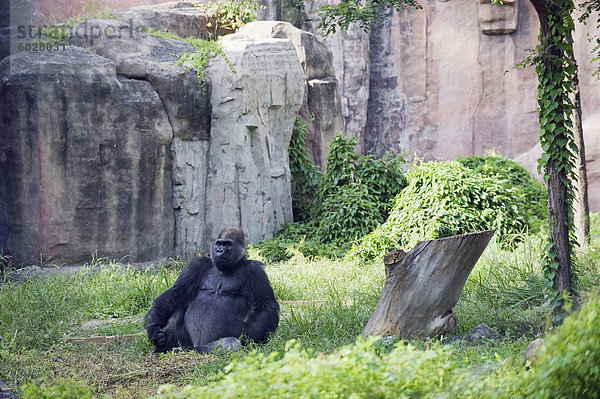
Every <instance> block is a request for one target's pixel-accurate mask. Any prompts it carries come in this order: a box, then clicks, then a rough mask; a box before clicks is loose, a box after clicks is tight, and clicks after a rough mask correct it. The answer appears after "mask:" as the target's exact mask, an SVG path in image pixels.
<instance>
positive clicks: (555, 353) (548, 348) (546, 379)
mask: <svg viewBox="0 0 600 399" xmlns="http://www.w3.org/2000/svg"><path fill="white" fill-rule="evenodd" d="M598 337H600V300H599V299H598V296H597V295H594V296H592V297H591V299H590V301H589V302H588V303H586V304H585V305H584V306H583V307H582V308H581V311H579V312H578V313H576V314H573V315H572V316H569V317H568V318H567V319H566V320H565V322H564V324H563V325H562V326H561V327H560V329H559V330H558V331H557V332H556V333H555V334H552V335H550V336H549V337H548V338H547V339H546V342H545V343H544V345H543V346H542V350H541V353H540V355H539V358H538V359H537V361H536V362H535V364H534V368H533V373H531V374H528V375H526V376H525V378H523V379H522V380H521V381H520V384H519V387H520V388H521V389H522V390H523V392H524V395H523V396H524V397H528V398H536V399H550V398H553V399H554V398H556V399H558V398H561V399H562V398H564V399H568V398H578V399H586V398H589V399H595V398H598V397H600V339H598Z"/></svg>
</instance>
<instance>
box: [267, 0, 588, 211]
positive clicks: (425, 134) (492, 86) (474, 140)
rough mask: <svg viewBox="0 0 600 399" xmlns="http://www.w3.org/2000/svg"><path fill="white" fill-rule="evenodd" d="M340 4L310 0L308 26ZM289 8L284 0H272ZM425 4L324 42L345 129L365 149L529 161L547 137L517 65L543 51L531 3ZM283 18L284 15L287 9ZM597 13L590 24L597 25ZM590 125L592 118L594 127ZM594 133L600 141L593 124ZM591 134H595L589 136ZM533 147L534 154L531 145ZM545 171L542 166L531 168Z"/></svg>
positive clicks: (532, 77)
mask: <svg viewBox="0 0 600 399" xmlns="http://www.w3.org/2000/svg"><path fill="white" fill-rule="evenodd" d="M335 1H336V0H313V1H312V2H304V13H305V19H304V22H303V25H302V26H303V27H304V28H305V29H306V30H308V31H311V32H313V33H315V34H316V35H318V34H319V33H320V32H319V28H318V26H317V23H316V22H314V20H311V18H312V17H314V16H315V13H314V12H310V10H315V9H317V8H319V7H321V6H322V5H324V4H331V3H333V2H335ZM272 3H274V4H273V5H274V6H278V7H283V6H284V3H283V2H282V1H279V2H272ZM420 4H421V5H422V6H423V9H422V10H415V9H404V10H402V11H399V12H397V11H392V12H390V14H389V18H388V19H387V20H384V21H381V22H379V23H377V24H376V25H375V26H374V27H373V28H372V29H371V31H370V32H369V33H368V34H367V33H364V32H362V31H361V30H360V28H357V27H352V28H351V29H350V30H349V32H348V33H340V32H338V33H336V34H335V35H333V36H331V37H330V38H328V39H327V40H326V41H325V42H324V43H325V45H326V46H328V47H329V48H330V49H331V51H332V53H333V57H334V66H335V73H336V76H337V79H338V82H339V84H340V87H341V97H342V103H343V107H342V108H343V112H344V117H345V132H346V135H347V136H355V137H360V138H361V143H362V146H361V150H362V151H363V152H369V151H372V152H374V153H376V154H383V153H384V152H385V151H388V150H389V151H392V152H395V153H406V154H407V155H408V157H409V158H412V157H413V156H414V155H415V154H417V155H418V156H419V157H421V158H424V159H426V160H429V159H440V160H441V159H455V158H457V157H460V156H465V155H471V154H482V153H485V152H486V151H487V150H489V149H496V150H497V151H499V152H501V153H502V154H504V155H506V156H509V157H511V158H519V159H520V160H522V161H523V163H524V164H526V165H533V164H535V161H536V156H535V155H534V154H535V147H536V146H538V145H539V144H538V142H539V123H538V119H537V117H538V116H537V100H536V96H537V89H536V87H537V77H536V74H535V70H534V68H533V67H528V68H525V69H523V68H515V66H516V65H517V64H519V63H520V62H521V61H522V60H523V58H524V57H525V56H527V55H528V53H527V51H526V50H527V49H532V48H535V46H536V44H537V37H538V33H539V22H538V19H537V15H536V13H535V10H534V9H533V6H532V5H531V3H530V2H529V1H527V0H509V1H504V2H503V5H492V4H491V3H490V1H489V0H483V1H480V2H477V1H472V0H427V1H421V2H420ZM279 14H280V15H284V14H285V12H279ZM594 20H595V18H594V17H592V18H591V19H590V21H594ZM597 35H598V32H597V31H595V25H594V24H593V23H591V24H589V25H580V24H577V25H576V30H575V35H574V39H575V53H576V58H577V60H578V64H579V77H580V82H581V85H580V86H581V95H582V108H583V118H584V120H592V119H593V120H595V119H594V118H595V115H597V114H599V113H600V81H599V80H597V79H596V78H594V77H593V76H592V72H593V71H594V70H595V69H596V68H597V67H598V63H597V62H596V63H595V64H591V63H590V60H591V58H592V57H593V54H594V53H593V51H592V48H593V46H594V43H593V42H591V43H590V41H589V40H588V37H589V36H591V37H594V36H597ZM586 126H590V122H587V123H586ZM586 130H587V132H586V139H587V140H590V141H592V142H594V140H595V139H594V137H595V135H596V134H597V133H596V130H595V129H593V127H589V128H587V129H586ZM588 137H589V138H588ZM530 150H531V151H530ZM586 152H587V158H588V162H587V167H588V169H589V170H591V173H589V176H590V178H589V183H590V189H589V190H590V206H591V209H593V210H596V211H600V196H598V195H594V193H597V192H600V180H599V179H595V178H593V177H592V176H595V175H596V174H597V173H596V172H595V171H596V170H597V169H599V167H598V166H597V165H596V163H594V161H593V160H594V159H598V158H600V148H597V147H596V146H593V145H590V146H587V147H586ZM529 170H530V172H531V173H534V174H535V173H536V168H535V167H533V168H530V169H529Z"/></svg>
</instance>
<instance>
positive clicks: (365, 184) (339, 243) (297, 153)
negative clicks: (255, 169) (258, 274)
mask: <svg viewBox="0 0 600 399" xmlns="http://www.w3.org/2000/svg"><path fill="white" fill-rule="evenodd" d="M307 132H308V129H307V125H306V123H305V122H304V121H303V120H302V119H301V118H298V119H297V120H296V123H295V125H294V130H293V134H292V139H291V142H290V148H289V157H290V170H291V173H292V183H293V189H294V193H293V210H294V218H295V220H296V221H300V222H303V223H300V224H298V223H295V226H294V227H292V228H290V229H287V230H286V229H283V231H282V232H280V233H278V234H277V236H276V237H275V238H274V239H272V240H269V241H266V242H263V243H261V244H260V245H258V246H257V247H256V248H257V249H258V252H259V254H260V256H261V257H263V258H264V259H266V260H270V261H283V260H287V259H289V258H290V257H291V256H292V254H291V253H292V252H293V251H294V250H298V251H300V252H301V253H302V254H303V255H305V256H309V257H314V256H332V255H334V256H338V255H341V254H343V253H344V252H345V251H346V249H347V248H348V247H349V243H350V242H351V241H352V240H354V239H356V238H358V237H362V236H364V235H365V234H367V233H368V232H369V231H371V230H372V229H374V228H375V227H377V226H378V225H379V224H380V223H382V222H383V221H384V220H385V218H386V217H387V214H388V212H389V210H390V209H391V205H392V199H393V198H394V196H395V195H396V194H398V193H399V192H400V191H401V190H402V188H403V187H404V185H405V184H406V180H405V179H404V173H403V170H402V167H403V166H404V159H403V158H402V157H398V156H393V155H391V154H385V155H384V156H383V157H382V158H379V159H378V158H376V157H375V156H372V155H366V156H365V155H361V154H357V153H356V152H355V148H356V138H348V137H344V136H337V137H336V138H335V139H334V141H333V143H332V144H331V148H330V152H329V155H328V156H327V170H326V173H325V174H323V173H322V172H321V171H320V170H319V169H318V168H317V167H316V166H315V164H314V162H313V161H312V158H311V156H310V153H309V151H308V149H307V147H306V137H307ZM319 247H321V248H319Z"/></svg>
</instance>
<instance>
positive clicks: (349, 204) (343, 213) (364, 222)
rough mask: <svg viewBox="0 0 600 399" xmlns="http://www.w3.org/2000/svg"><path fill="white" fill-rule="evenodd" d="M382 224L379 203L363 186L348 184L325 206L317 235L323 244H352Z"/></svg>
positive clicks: (333, 195)
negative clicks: (351, 242) (350, 242)
mask: <svg viewBox="0 0 600 399" xmlns="http://www.w3.org/2000/svg"><path fill="white" fill-rule="evenodd" d="M382 222H383V217H382V216H381V212H380V209H379V206H378V204H377V199H376V198H375V197H374V196H373V195H371V194H370V193H369V190H368V189H367V187H366V186H365V185H363V184H346V185H343V186H341V187H340V188H338V189H337V190H335V191H331V193H330V194H329V195H327V196H326V197H325V199H324V200H323V202H322V207H321V215H320V217H319V227H318V228H317V235H318V236H319V239H320V240H321V241H322V242H332V241H340V242H344V241H345V242H349V241H353V240H355V239H357V238H359V237H362V236H364V235H365V234H367V233H368V232H369V231H371V230H372V229H374V228H375V227H377V226H378V225H379V224H381V223H382Z"/></svg>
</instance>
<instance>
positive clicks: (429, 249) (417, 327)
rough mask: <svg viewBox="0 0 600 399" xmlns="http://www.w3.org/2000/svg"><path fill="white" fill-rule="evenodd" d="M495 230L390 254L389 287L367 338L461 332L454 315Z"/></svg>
mask: <svg viewBox="0 0 600 399" xmlns="http://www.w3.org/2000/svg"><path fill="white" fill-rule="evenodd" d="M493 235H494V230H488V231H481V232H477V233H469V234H462V235H458V236H453V237H447V238H441V239H438V240H430V241H420V242H419V243H417V245H416V246H415V247H414V248H413V249H412V250H411V251H410V252H408V253H405V252H404V251H400V250H395V251H392V252H390V253H389V254H387V255H386V256H385V258H384V263H385V284H384V286H383V292H382V293H381V297H380V298H379V303H378V304H377V307H376V308H375V311H374V312H373V315H372V316H371V319H370V320H369V322H368V323H367V325H366V326H365V328H364V330H363V335H382V336H387V335H399V336H401V337H402V338H407V339H409V338H424V337H433V336H438V335H443V334H447V333H449V332H451V331H452V330H454V328H456V315H455V314H454V312H453V311H452V309H453V308H454V306H455V305H456V303H457V302H458V298H459V296H460V293H461V292H462V290H463V287H464V285H465V282H466V281H467V277H468V276H469V273H471V270H473V267H474V266H475V263H477V260H478V259H479V257H480V256H481V254H482V253H483V251H484V250H485V248H486V247H487V245H488V243H489V241H490V239H491V238H492V236H493Z"/></svg>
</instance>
